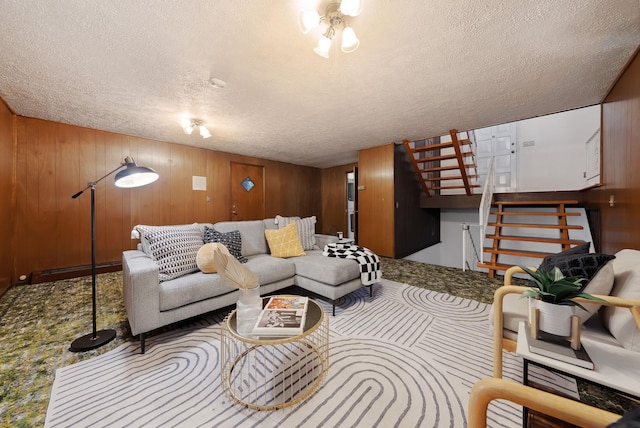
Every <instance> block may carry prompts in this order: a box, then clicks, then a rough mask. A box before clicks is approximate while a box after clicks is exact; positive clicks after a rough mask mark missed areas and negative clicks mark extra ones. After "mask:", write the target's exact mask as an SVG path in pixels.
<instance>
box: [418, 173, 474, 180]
mask: <svg viewBox="0 0 640 428" xmlns="http://www.w3.org/2000/svg"><path fill="white" fill-rule="evenodd" d="M467 178H478V174H467ZM423 180H424V181H442V180H462V176H461V175H443V176H441V177H426V178H423Z"/></svg>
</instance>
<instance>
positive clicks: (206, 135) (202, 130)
mask: <svg viewBox="0 0 640 428" xmlns="http://www.w3.org/2000/svg"><path fill="white" fill-rule="evenodd" d="M200 135H201V136H202V138H209V137H211V132H209V130H208V129H207V128H205V127H204V126H202V125H200Z"/></svg>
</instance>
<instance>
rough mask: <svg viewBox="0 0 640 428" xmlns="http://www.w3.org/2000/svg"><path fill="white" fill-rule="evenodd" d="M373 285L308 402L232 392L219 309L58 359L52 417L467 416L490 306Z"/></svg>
mask: <svg viewBox="0 0 640 428" xmlns="http://www.w3.org/2000/svg"><path fill="white" fill-rule="evenodd" d="M373 291H374V295H373V297H372V298H371V297H369V293H368V289H365V288H363V289H361V290H359V291H357V292H354V293H351V294H350V295H348V296H346V297H345V298H344V299H342V300H341V301H340V302H339V303H340V305H339V306H340V309H341V310H340V311H339V312H338V313H337V316H335V317H330V320H329V324H330V351H329V355H330V357H329V358H330V368H329V374H328V376H327V379H326V381H325V383H324V385H323V386H321V387H320V389H319V390H318V391H317V392H316V393H315V394H314V395H312V396H311V397H310V398H308V399H307V400H306V401H304V402H302V403H301V404H298V405H296V406H293V407H290V408H286V409H282V410H275V411H262V412H260V411H253V410H249V409H246V408H244V407H242V406H240V405H237V404H234V402H233V400H231V399H230V398H229V397H228V396H226V395H225V394H224V393H223V391H222V388H221V386H220V367H219V361H220V359H219V352H220V323H221V322H222V319H223V317H224V315H225V314H222V313H220V312H216V313H213V314H211V315H209V316H208V317H207V318H203V319H200V320H199V321H197V322H194V323H192V324H190V325H187V326H183V327H181V328H179V329H176V330H172V331H170V332H167V333H163V334H159V335H157V336H152V337H150V338H148V345H147V352H146V354H144V355H141V354H140V353H139V344H138V343H137V342H130V343H126V344H123V345H121V346H120V347H118V348H116V349H114V350H112V351H110V352H108V353H106V354H104V355H101V356H99V357H96V358H93V359H91V360H87V361H83V362H81V363H77V364H74V365H71V366H67V367H64V368H61V369H59V370H58V371H57V373H56V379H55V382H54V385H53V390H52V395H51V401H50V403H49V408H48V411H47V417H46V422H45V426H46V427H82V426H91V427H183V426H189V427H213V426H224V427H245V426H246V427H255V426H283V427H301V426H304V427H385V428H386V427H456V428H457V427H465V426H466V420H467V418H466V414H467V404H468V395H469V390H470V388H471V386H472V385H473V384H474V383H475V382H476V381H477V380H478V379H480V378H485V377H490V376H491V370H492V353H491V336H490V327H489V322H488V313H489V308H488V306H487V305H486V304H483V303H478V302H476V301H473V300H467V299H463V298H458V297H453V296H450V295H447V294H441V293H436V292H433V291H429V290H425V289H422V288H418V287H412V286H409V285H406V284H400V283H396V282H392V281H388V280H382V281H381V282H380V283H377V284H375V285H374V289H373ZM317 301H318V302H319V303H320V304H321V305H323V306H324V309H325V312H327V314H329V313H330V309H331V307H330V305H329V304H327V303H326V302H324V301H322V300H317ZM505 357H506V361H505V373H506V376H507V377H511V378H513V379H514V380H518V379H520V377H521V368H522V363H521V361H520V360H519V359H518V358H516V357H514V356H511V355H505ZM532 376H533V374H532ZM558 382H559V383H561V384H563V383H565V382H564V380H563V379H559V380H558ZM568 388H569V389H572V388H575V385H573V386H571V385H569V386H568ZM521 411H522V409H521V408H520V407H517V406H515V405H512V404H510V403H506V402H500V401H498V402H496V403H495V404H492V405H491V406H490V412H489V418H490V421H489V425H490V426H495V427H517V426H521V424H522V421H521V417H522V416H521V414H522V413H521Z"/></svg>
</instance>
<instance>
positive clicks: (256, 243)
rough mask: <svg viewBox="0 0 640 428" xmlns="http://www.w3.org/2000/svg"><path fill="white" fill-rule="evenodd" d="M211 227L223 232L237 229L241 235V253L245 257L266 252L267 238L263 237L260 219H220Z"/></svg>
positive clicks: (262, 225)
mask: <svg viewBox="0 0 640 428" xmlns="http://www.w3.org/2000/svg"><path fill="white" fill-rule="evenodd" d="M213 227H214V229H215V230H217V231H218V232H224V233H227V232H232V231H234V230H237V231H239V232H240V236H241V237H242V250H241V253H242V255H243V256H245V257H248V256H255V255H256V254H267V253H268V250H267V240H266V238H265V237H264V230H265V225H264V222H263V221H262V220H249V221H221V222H219V223H216V224H214V226H213Z"/></svg>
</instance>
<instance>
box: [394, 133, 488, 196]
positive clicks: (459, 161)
mask: <svg viewBox="0 0 640 428" xmlns="http://www.w3.org/2000/svg"><path fill="white" fill-rule="evenodd" d="M463 134H466V136H465V137H463V138H461V136H460V134H459V133H458V131H457V130H455V129H452V130H450V131H449V135H450V136H451V141H447V142H441V141H440V138H431V139H426V140H420V141H409V140H403V141H402V143H403V145H404V148H405V150H406V151H407V154H408V155H409V160H410V161H411V164H412V166H413V169H414V171H415V173H416V175H417V177H418V179H419V181H420V185H421V186H422V190H423V192H424V193H425V194H426V195H427V196H433V195H439V194H442V192H443V191H452V190H453V191H455V190H464V192H465V193H466V194H467V195H472V194H473V193H474V188H477V187H480V185H479V184H478V183H477V178H478V173H477V167H476V161H475V156H474V153H473V141H472V133H463Z"/></svg>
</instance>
